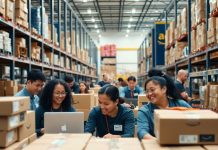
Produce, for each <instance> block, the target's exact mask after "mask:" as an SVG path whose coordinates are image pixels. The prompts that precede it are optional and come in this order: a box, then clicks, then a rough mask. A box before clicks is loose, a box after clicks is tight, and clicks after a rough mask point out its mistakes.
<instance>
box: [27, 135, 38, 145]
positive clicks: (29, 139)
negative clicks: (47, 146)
mask: <svg viewBox="0 0 218 150" xmlns="http://www.w3.org/2000/svg"><path fill="white" fill-rule="evenodd" d="M36 139H37V135H36V133H34V134H32V135H31V136H29V137H28V143H29V144H31V143H33V142H34V141H35V140H36Z"/></svg>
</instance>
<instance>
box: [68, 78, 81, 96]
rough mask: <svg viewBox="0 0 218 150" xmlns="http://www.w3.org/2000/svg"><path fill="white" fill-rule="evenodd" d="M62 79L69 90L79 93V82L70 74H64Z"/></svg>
mask: <svg viewBox="0 0 218 150" xmlns="http://www.w3.org/2000/svg"><path fill="white" fill-rule="evenodd" d="M64 80H65V82H66V83H67V84H68V85H69V87H70V89H71V92H73V93H79V91H80V89H79V84H78V83H76V82H74V78H73V77H72V76H65V78H64Z"/></svg>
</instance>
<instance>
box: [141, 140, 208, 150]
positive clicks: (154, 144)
mask: <svg viewBox="0 0 218 150" xmlns="http://www.w3.org/2000/svg"><path fill="white" fill-rule="evenodd" d="M142 146H143V147H144V149H145V150H204V149H203V148H202V147H201V146H161V145H160V144H159V143H158V141H157V140H142Z"/></svg>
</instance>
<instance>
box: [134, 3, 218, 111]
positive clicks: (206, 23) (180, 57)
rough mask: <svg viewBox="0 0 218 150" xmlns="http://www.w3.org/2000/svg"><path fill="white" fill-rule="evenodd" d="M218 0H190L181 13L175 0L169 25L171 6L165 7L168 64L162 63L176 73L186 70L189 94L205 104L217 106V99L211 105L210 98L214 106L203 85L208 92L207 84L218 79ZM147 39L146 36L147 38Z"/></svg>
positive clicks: (143, 76) (170, 71) (174, 74)
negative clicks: (169, 7)
mask: <svg viewBox="0 0 218 150" xmlns="http://www.w3.org/2000/svg"><path fill="white" fill-rule="evenodd" d="M217 4H218V1H217V0H215V1H208V0H206V1H205V0H196V1H191V0H187V5H186V7H185V8H184V9H183V10H182V12H181V14H177V10H176V8H177V1H175V3H174V9H175V18H174V21H173V22H169V28H168V27H167V23H168V20H167V14H168V13H167V11H168V10H166V12H165V18H166V28H165V29H166V30H165V32H166V36H165V40H166V41H165V48H166V49H165V66H163V67H161V69H162V70H164V71H166V72H167V74H170V75H172V76H174V77H176V74H177V72H178V70H180V69H185V70H187V71H188V73H189V78H188V82H187V83H188V89H189V95H190V96H192V97H193V98H194V99H201V100H205V101H207V102H206V105H207V106H205V108H208V107H209V108H214V107H216V109H217V108H218V103H217V102H215V103H216V105H213V106H212V102H211V106H209V105H210V91H209V93H208V94H206V93H205V90H202V87H206V89H207V92H208V90H210V88H208V86H209V87H210V85H211V84H216V82H217V81H218V65H217V64H218V63H217V62H218V45H217V43H218V42H217V41H218V32H217V31H218V28H217V27H218V26H217V23H218V11H217V8H218V5H217ZM146 39H147V37H146V38H145V41H146ZM145 41H144V42H143V43H142V45H141V47H140V48H139V52H138V53H139V56H140V55H141V53H143V51H144V52H146V48H143V45H144V43H145ZM152 58H153V56H152ZM139 60H140V59H139ZM139 66H140V61H139ZM145 66H147V64H145ZM153 67H154V66H153ZM145 69H146V70H145V72H144V74H142V75H141V76H139V79H141V78H146V73H147V68H145ZM216 85H217V84H216ZM214 96H215V95H214ZM215 98H216V100H217V99H218V98H217V97H215ZM215 103H213V104H215Z"/></svg>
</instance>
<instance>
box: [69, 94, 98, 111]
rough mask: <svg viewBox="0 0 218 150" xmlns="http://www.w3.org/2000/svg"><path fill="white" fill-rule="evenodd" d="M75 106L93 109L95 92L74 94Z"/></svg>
mask: <svg viewBox="0 0 218 150" xmlns="http://www.w3.org/2000/svg"><path fill="white" fill-rule="evenodd" d="M72 96H73V106H74V107H75V108H76V109H91V108H92V107H94V104H95V100H94V95H93V94H72Z"/></svg>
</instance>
